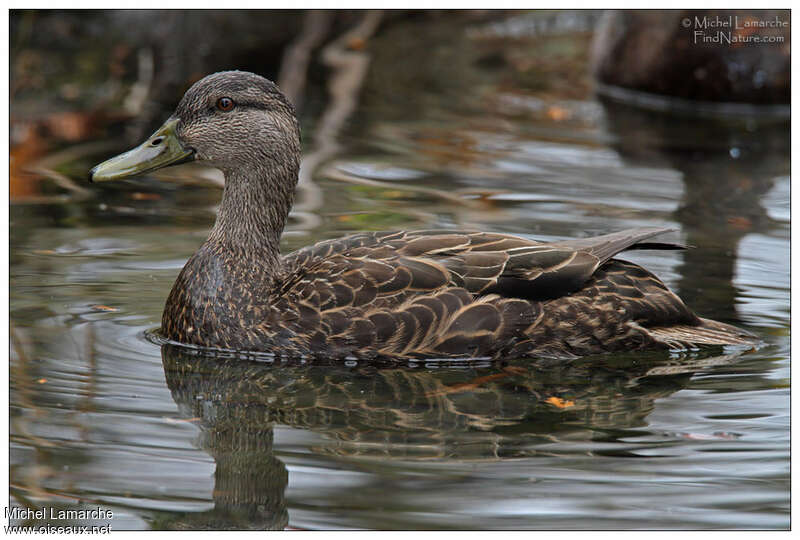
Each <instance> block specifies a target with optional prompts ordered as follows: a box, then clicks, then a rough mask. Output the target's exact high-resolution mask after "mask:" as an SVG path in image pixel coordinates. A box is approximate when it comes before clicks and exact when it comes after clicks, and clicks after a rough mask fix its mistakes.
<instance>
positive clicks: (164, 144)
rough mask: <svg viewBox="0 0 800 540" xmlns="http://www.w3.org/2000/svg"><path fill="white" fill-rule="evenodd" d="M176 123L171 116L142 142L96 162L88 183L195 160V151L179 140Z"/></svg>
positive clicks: (138, 173)
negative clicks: (97, 163) (130, 148)
mask: <svg viewBox="0 0 800 540" xmlns="http://www.w3.org/2000/svg"><path fill="white" fill-rule="evenodd" d="M177 124H178V119H177V118H170V119H169V120H167V121H166V123H164V125H163V126H161V127H160V128H159V129H158V130H157V131H156V132H155V133H153V135H151V136H150V138H148V139H147V140H146V141H145V142H144V143H142V144H141V145H139V146H137V147H136V148H134V149H133V150H128V151H127V152H125V153H124V154H120V155H118V156H117V157H113V158H111V159H109V160H108V161H104V162H103V163H101V164H100V165H96V166H95V167H94V168H93V169H92V170H91V171H89V182H105V181H108V180H120V179H122V178H130V177H132V176H139V175H142V174H145V173H149V172H151V171H155V170H157V169H162V168H164V167H169V166H170V165H178V164H179V163H185V162H187V161H192V160H194V150H192V149H191V148H186V147H184V146H183V144H182V143H181V141H180V140H179V139H178V135H177V133H176V132H175V127H176V125H177Z"/></svg>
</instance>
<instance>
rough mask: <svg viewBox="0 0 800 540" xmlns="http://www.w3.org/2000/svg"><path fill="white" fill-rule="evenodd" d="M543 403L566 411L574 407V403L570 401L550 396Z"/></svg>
mask: <svg viewBox="0 0 800 540" xmlns="http://www.w3.org/2000/svg"><path fill="white" fill-rule="evenodd" d="M544 401H545V403H549V404H550V405H554V406H556V407H558V408H559V409H566V408H567V407H572V406H573V405H575V402H574V401H570V400H568V399H561V398H560V397H556V396H551V397H549V398H547V399H546V400H544Z"/></svg>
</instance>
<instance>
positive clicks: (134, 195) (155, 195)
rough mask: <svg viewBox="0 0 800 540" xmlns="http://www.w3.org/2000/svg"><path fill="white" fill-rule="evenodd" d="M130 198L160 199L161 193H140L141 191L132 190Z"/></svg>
mask: <svg viewBox="0 0 800 540" xmlns="http://www.w3.org/2000/svg"><path fill="white" fill-rule="evenodd" d="M131 198H132V199H133V200H135V201H160V200H161V195H159V194H158V193H142V192H141V191H134V192H133V193H132V194H131Z"/></svg>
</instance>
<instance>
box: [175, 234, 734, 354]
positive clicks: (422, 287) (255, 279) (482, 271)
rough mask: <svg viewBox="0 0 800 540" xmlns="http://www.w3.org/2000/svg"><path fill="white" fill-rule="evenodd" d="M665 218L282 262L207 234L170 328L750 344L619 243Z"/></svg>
mask: <svg viewBox="0 0 800 540" xmlns="http://www.w3.org/2000/svg"><path fill="white" fill-rule="evenodd" d="M666 231H667V230H665V229H634V230H629V231H622V232H620V233H615V234H612V235H606V236H601V237H597V238H592V239H582V240H576V241H572V242H570V241H564V242H558V243H541V242H536V241H533V240H528V239H525V238H520V237H516V236H510V235H502V234H489V233H480V232H460V231H452V230H439V231H436V230H432V231H392V232H370V233H361V234H356V235H352V236H348V237H345V238H341V239H336V240H330V241H325V242H320V243H318V244H315V245H312V246H309V247H306V248H303V249H301V250H299V251H296V252H294V253H291V254H289V255H287V256H286V257H284V258H282V259H281V260H280V261H279V264H280V270H279V271H278V272H276V273H275V274H274V276H273V277H271V278H269V279H266V280H265V279H264V275H265V274H264V273H263V272H261V271H260V270H259V264H260V262H261V261H260V259H259V258H256V259H255V260H254V259H253V258H252V257H248V256H247V255H246V254H244V253H233V252H227V253H226V252H225V251H224V250H221V249H219V248H217V249H214V247H213V246H210V245H209V244H208V243H207V244H205V245H204V246H203V247H202V248H201V249H200V250H198V252H197V253H196V254H195V255H194V256H193V257H192V258H191V259H190V260H189V261H188V262H187V264H186V266H185V267H184V269H183V271H182V272H181V274H180V275H179V277H178V280H177V281H176V283H175V286H174V287H173V289H172V292H171V294H170V296H169V298H168V300H167V304H166V307H165V310H164V315H163V319H162V332H163V333H164V334H165V336H166V337H168V338H169V339H171V340H174V341H177V342H180V343H187V344H193V345H198V346H203V347H214V348H219V349H235V350H247V351H271V352H274V353H275V354H277V355H279V356H292V357H294V356H307V357H314V356H325V357H356V358H374V357H395V358H447V357H484V356H490V357H501V356H502V357H505V356H547V357H564V358H569V357H576V356H582V355H588V354H597V353H604V352H613V351H630V350H639V349H647V348H663V349H667V348H691V347H696V346H698V345H720V344H737V343H743V342H744V340H745V339H746V335H745V333H743V332H742V331H741V330H739V329H736V328H735V327H732V326H729V325H724V324H722V323H716V322H713V321H708V320H705V319H701V318H699V317H697V316H696V315H695V314H694V313H693V312H692V311H691V310H690V309H688V308H687V307H686V306H685V305H684V303H683V302H682V301H681V300H680V298H678V297H677V296H676V295H675V294H674V293H672V292H671V291H670V290H669V289H668V288H667V287H666V286H665V285H664V284H663V283H662V282H661V281H660V280H659V279H658V278H656V277H655V276H654V275H653V274H651V273H650V272H648V271H647V270H645V269H644V268H642V267H640V266H638V265H636V264H633V263H630V262H626V261H622V260H618V259H612V258H610V257H611V254H616V253H617V252H618V251H621V250H623V249H629V248H637V247H640V246H641V247H665V248H669V247H672V246H670V245H669V244H643V243H642V241H643V240H645V239H647V238H649V237H651V236H654V235H657V234H660V233H663V232H666Z"/></svg>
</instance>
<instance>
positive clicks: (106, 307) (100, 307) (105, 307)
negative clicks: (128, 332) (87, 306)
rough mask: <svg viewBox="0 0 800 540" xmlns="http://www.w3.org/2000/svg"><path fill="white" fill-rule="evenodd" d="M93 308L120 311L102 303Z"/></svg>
mask: <svg viewBox="0 0 800 540" xmlns="http://www.w3.org/2000/svg"><path fill="white" fill-rule="evenodd" d="M92 309H93V310H95V311H119V309H117V308H115V307H111V306H104V305H102V304H97V305H94V306H92Z"/></svg>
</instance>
